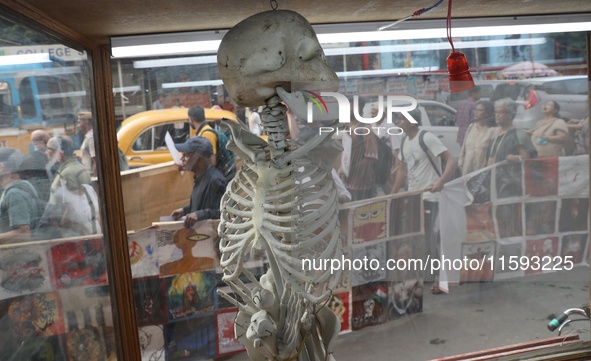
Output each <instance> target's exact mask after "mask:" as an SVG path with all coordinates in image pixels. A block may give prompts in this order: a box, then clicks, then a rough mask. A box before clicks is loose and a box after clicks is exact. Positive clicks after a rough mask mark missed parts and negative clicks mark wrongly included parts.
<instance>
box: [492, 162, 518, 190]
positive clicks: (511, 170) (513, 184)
mask: <svg viewBox="0 0 591 361" xmlns="http://www.w3.org/2000/svg"><path fill="white" fill-rule="evenodd" d="M493 169H494V171H495V178H494V179H495V185H496V187H495V190H496V199H501V198H512V197H521V196H523V187H522V176H523V172H522V171H521V163H519V162H516V163H501V164H498V165H497V166H495V167H494V168H493Z"/></svg>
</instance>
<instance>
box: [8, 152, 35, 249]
mask: <svg viewBox="0 0 591 361" xmlns="http://www.w3.org/2000/svg"><path fill="white" fill-rule="evenodd" d="M23 158H24V154H22V153H21V152H20V151H19V150H16V149H14V148H2V149H0V186H2V188H4V192H2V196H1V197H0V244H7V243H16V242H25V241H29V240H30V239H31V238H32V236H33V232H34V230H35V229H36V227H37V223H38V221H39V218H40V217H41V215H40V211H41V210H40V209H39V207H38V203H37V198H38V195H37V191H36V190H35V188H34V187H33V186H32V185H31V184H30V183H29V182H27V181H24V180H21V179H20V176H19V173H18V170H19V168H20V164H21V162H22V160H23Z"/></svg>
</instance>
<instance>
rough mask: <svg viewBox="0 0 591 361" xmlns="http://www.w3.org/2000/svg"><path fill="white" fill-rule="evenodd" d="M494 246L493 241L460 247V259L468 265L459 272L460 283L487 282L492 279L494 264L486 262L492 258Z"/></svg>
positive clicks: (465, 244)
mask: <svg viewBox="0 0 591 361" xmlns="http://www.w3.org/2000/svg"><path fill="white" fill-rule="evenodd" d="M495 246H496V242H495V241H489V242H479V243H464V244H463V245H462V258H461V259H462V260H464V259H465V260H466V263H467V264H468V265H467V267H463V268H462V269H461V271H460V283H467V282H489V281H492V280H493V279H494V263H492V262H490V261H488V260H490V259H493V258H494V255H495ZM472 260H474V261H472ZM470 262H472V263H473V264H474V265H472V263H470Z"/></svg>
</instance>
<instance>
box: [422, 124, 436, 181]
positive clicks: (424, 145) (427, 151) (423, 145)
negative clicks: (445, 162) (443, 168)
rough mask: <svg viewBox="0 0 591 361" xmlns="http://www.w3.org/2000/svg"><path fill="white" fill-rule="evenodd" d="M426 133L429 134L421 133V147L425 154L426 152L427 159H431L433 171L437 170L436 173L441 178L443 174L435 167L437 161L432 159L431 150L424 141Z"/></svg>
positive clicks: (423, 131) (424, 131)
mask: <svg viewBox="0 0 591 361" xmlns="http://www.w3.org/2000/svg"><path fill="white" fill-rule="evenodd" d="M425 133H427V131H426V130H420V131H419V145H420V146H421V149H423V152H425V154H426V155H427V159H429V163H431V165H432V166H433V169H435V173H437V176H439V177H441V172H440V171H439V169H438V168H437V166H436V165H435V161H434V160H433V158H431V155H430V154H429V149H428V148H427V144H425V139H424V138H425Z"/></svg>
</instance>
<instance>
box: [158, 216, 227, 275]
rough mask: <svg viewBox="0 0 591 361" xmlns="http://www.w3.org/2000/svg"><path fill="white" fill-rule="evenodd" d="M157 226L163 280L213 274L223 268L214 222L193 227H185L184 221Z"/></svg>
mask: <svg viewBox="0 0 591 361" xmlns="http://www.w3.org/2000/svg"><path fill="white" fill-rule="evenodd" d="M154 224H155V225H157V226H158V231H157V232H158V264H159V265H160V276H161V277H167V276H172V275H178V274H182V273H189V272H200V271H209V270H213V269H215V267H216V266H218V265H219V259H218V256H217V252H216V248H215V247H216V244H217V238H218V236H217V231H216V228H217V226H216V225H217V223H215V222H214V221H202V222H197V223H196V224H195V225H194V226H193V227H192V228H186V227H184V225H183V222H170V223H154Z"/></svg>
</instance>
